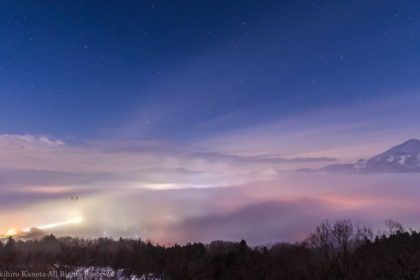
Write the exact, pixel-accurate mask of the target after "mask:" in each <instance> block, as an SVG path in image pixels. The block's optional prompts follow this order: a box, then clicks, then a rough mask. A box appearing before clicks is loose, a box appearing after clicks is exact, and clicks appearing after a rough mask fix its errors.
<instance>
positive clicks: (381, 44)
mask: <svg viewBox="0 0 420 280" xmlns="http://www.w3.org/2000/svg"><path fill="white" fill-rule="evenodd" d="M419 50H420V3H419V2H418V1H344V0H340V1H245V0H244V1H1V3H0V133H2V134H46V135H51V136H53V137H57V138H61V139H65V140H68V141H80V140H81V139H97V138H106V137H109V138H125V137H148V138H149V137H150V138H155V137H157V138H165V139H166V138H169V139H171V138H177V139H179V138H181V139H183V138H190V137H195V136H196V135H197V134H199V135H206V134H209V135H211V134H214V133H220V132H222V131H230V130H232V129H238V128H242V127H246V126H249V125H253V124H261V123H265V122H269V121H271V120H274V119H281V118H283V117H287V116H294V115H299V114H301V113H304V112H310V111H312V110H319V109H325V110H330V109H331V110H332V109H334V108H337V107H338V106H343V105H344V106H346V105H348V104H355V103H356V104H357V103H363V102H376V101H377V100H383V99H385V98H389V97H396V96H397V95H398V94H400V93H404V92H414V91H416V90H417V89H418V86H419V82H420V80H419V79H418V77H419V67H418V66H419V65H420V52H419ZM396 110H397V111H400V112H404V108H403V107H401V108H396ZM219 120H222V121H219ZM212 123H216V124H217V125H209V124H212Z"/></svg>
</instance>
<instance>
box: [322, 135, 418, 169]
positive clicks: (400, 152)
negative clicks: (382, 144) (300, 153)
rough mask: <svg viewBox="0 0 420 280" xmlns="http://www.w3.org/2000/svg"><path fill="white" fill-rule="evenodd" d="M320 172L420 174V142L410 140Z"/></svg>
mask: <svg viewBox="0 0 420 280" xmlns="http://www.w3.org/2000/svg"><path fill="white" fill-rule="evenodd" d="M318 171H323V172H328V173H406V172H420V140H418V139H410V140H408V141H406V142H404V143H402V144H400V145H397V146H394V147H392V148H391V149H389V150H387V151H386V152H384V153H382V154H379V155H376V156H374V157H371V158H370V159H368V160H363V159H361V160H359V161H357V162H356V163H354V164H333V165H328V166H325V167H323V168H321V169H319V170H318Z"/></svg>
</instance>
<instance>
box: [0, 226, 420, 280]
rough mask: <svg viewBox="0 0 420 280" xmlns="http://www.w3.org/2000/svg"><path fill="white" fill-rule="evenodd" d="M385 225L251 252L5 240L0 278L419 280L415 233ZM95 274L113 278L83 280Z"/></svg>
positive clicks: (325, 230)
mask: <svg viewBox="0 0 420 280" xmlns="http://www.w3.org/2000/svg"><path fill="white" fill-rule="evenodd" d="M386 225H387V230H386V232H384V233H381V234H378V235H377V236H374V235H373V234H372V231H371V230H369V229H368V228H362V227H359V226H357V225H353V224H352V223H351V222H350V221H347V220H344V221H338V222H336V223H335V224H329V223H328V222H325V223H323V224H321V225H320V226H319V227H317V228H316V230H315V231H314V233H312V234H311V235H310V236H309V238H308V239H307V240H306V241H304V242H302V243H298V244H286V243H282V244H275V245H272V246H269V247H256V248H250V247H249V246H248V245H247V243H246V242H245V241H241V242H239V243H235V242H223V241H214V242H211V243H210V244H208V245H204V244H201V243H195V244H187V245H183V246H179V245H174V246H171V247H162V246H159V245H153V244H151V243H150V242H144V241H141V240H128V239H120V240H117V241H115V240H110V239H103V238H100V239H96V240H83V239H75V238H58V239H57V238H55V237H54V236H47V237H44V238H43V239H42V240H28V241H15V240H13V239H11V238H10V239H9V240H7V241H6V242H5V243H4V244H0V264H1V265H0V266H1V275H0V278H1V279H12V278H13V279H19V277H20V278H21V279H24V278H25V279H28V277H24V276H28V275H31V276H32V279H134V278H133V277H134V276H133V275H137V276H138V277H141V278H136V279H182V280H187V279H200V280H201V279H203V280H205V279H273V280H274V279H276V280H277V279H290V280H292V279H308V280H309V279H322V280H328V279H390V280H391V279H392V280H395V279H420V233H417V232H416V231H407V230H404V229H403V227H402V226H401V225H400V224H398V223H396V222H393V221H388V222H387V223H386ZM81 268H88V269H87V270H88V271H87V272H86V269H85V270H84V271H85V272H82V274H84V275H82V274H80V273H79V274H78V275H76V274H75V273H74V271H77V270H78V269H79V272H80V269H81ZM95 268H106V269H108V270H110V271H119V275H116V274H107V275H100V276H98V275H96V276H94V277H91V278H89V275H87V274H89V271H92V270H95ZM22 271H24V274H25V275H22V273H23V272H22ZM6 272H7V273H8V274H6ZM13 272H16V274H11V273H13ZM58 272H61V273H62V272H66V273H67V274H66V273H62V274H60V273H58ZM71 272H73V273H71ZM31 273H32V274H31ZM48 273H50V274H48ZM124 275H127V278H125V276H124ZM128 275H131V276H128ZM130 277H131V278H130Z"/></svg>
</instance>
